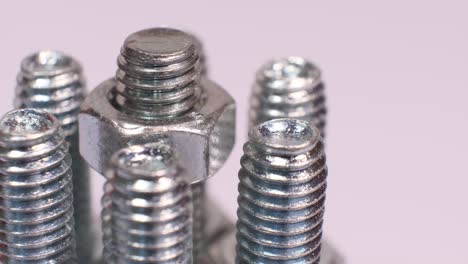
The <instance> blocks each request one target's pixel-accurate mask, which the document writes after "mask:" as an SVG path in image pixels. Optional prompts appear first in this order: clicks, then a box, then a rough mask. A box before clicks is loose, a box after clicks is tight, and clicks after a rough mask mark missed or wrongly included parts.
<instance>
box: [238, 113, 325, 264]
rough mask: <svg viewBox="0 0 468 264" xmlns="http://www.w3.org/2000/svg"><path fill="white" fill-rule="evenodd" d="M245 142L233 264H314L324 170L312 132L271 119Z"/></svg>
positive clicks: (317, 139)
mask: <svg viewBox="0 0 468 264" xmlns="http://www.w3.org/2000/svg"><path fill="white" fill-rule="evenodd" d="M249 138H250V139H249V142H247V143H246V144H245V145H244V156H243V157H242V159H241V166H242V168H241V170H240V171H239V179H240V183H239V187H238V189H239V197H238V204H239V209H238V211H237V215H238V222H237V257H236V263H249V264H250V263H273V264H274V263H282V264H285V263H286V264H288V263H319V261H320V248H321V235H322V221H323V213H324V201H325V189H326V177H327V167H326V162H325V154H324V152H323V144H322V141H321V138H320V135H319V131H318V129H316V128H313V127H311V126H310V125H309V123H308V122H305V121H300V120H296V119H275V120H271V121H268V122H265V123H262V124H260V125H258V126H256V127H254V128H252V129H251V131H250V133H249Z"/></svg>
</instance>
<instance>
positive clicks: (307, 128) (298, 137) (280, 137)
mask: <svg viewBox="0 0 468 264" xmlns="http://www.w3.org/2000/svg"><path fill="white" fill-rule="evenodd" d="M249 137H250V140H251V141H252V142H253V143H254V144H255V145H256V146H257V147H260V148H262V149H265V150H274V151H275V152H286V153H295V152H298V151H300V152H303V151H307V150H308V149H312V148H314V146H315V145H316V144H317V142H318V141H319V139H320V132H319V131H318V129H316V128H315V127H312V126H311V125H310V124H309V123H308V122H306V121H302V120H298V119H288V118H280V119H273V120H270V121H267V122H264V123H262V124H260V125H258V126H256V127H254V128H253V129H251V130H250V132H249Z"/></svg>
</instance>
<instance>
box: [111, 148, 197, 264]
mask: <svg viewBox="0 0 468 264" xmlns="http://www.w3.org/2000/svg"><path fill="white" fill-rule="evenodd" d="M104 189H105V195H104V197H103V201H102V202H103V207H104V209H103V213H102V216H103V229H104V258H105V261H106V263H118V264H124V263H125V264H126V263H192V201H191V193H190V186H189V185H188V184H187V183H186V182H185V181H184V180H183V177H182V175H181V174H180V171H179V169H178V167H177V166H176V162H175V160H174V156H173V153H172V150H171V148H170V146H169V145H167V144H165V143H152V144H147V145H143V146H132V147H129V148H127V149H123V150H120V151H119V152H117V153H116V154H115V155H114V156H113V158H112V160H111V168H110V170H109V171H108V173H107V182H106V184H105V187H104Z"/></svg>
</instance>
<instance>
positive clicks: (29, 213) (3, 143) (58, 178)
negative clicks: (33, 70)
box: [0, 109, 75, 264]
mask: <svg viewBox="0 0 468 264" xmlns="http://www.w3.org/2000/svg"><path fill="white" fill-rule="evenodd" d="M0 186H1V189H0V196H1V198H2V199H1V203H0V252H1V253H0V255H1V254H3V255H4V257H5V258H6V259H5V262H2V263H38V264H39V263H70V262H71V261H73V260H74V258H75V239H74V228H73V226H74V223H73V205H72V203H73V194H72V188H73V187H72V186H73V185H72V171H71V157H70V154H69V153H68V144H67V143H66V141H65V139H64V135H63V134H62V132H61V129H60V127H59V122H58V121H57V119H56V118H55V117H54V116H53V115H52V114H49V113H47V112H44V111H40V110H35V109H22V110H16V111H12V112H9V113H7V114H6V115H5V116H4V117H3V118H2V119H1V120H0Z"/></svg>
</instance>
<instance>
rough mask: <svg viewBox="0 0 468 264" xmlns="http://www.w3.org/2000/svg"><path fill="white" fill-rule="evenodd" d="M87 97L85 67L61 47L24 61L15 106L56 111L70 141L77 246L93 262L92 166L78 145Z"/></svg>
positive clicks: (83, 257) (85, 259) (82, 254)
mask: <svg viewBox="0 0 468 264" xmlns="http://www.w3.org/2000/svg"><path fill="white" fill-rule="evenodd" d="M84 97H85V80H84V78H83V75H82V68H81V65H80V64H79V63H78V61H76V60H75V59H74V58H72V57H70V56H68V55H66V54H64V53H61V52H58V51H53V50H42V51H39V52H36V53H34V54H32V55H30V56H27V57H26V58H25V59H24V60H23V61H22V62H21V71H20V73H19V74H18V76H17V86H16V98H15V106H16V107H18V108H36V109H41V110H45V111H47V112H49V113H52V114H54V115H55V117H56V118H57V119H58V121H59V123H60V125H61V127H62V130H63V131H64V134H65V136H66V140H67V142H68V143H69V144H70V154H71V157H72V161H73V162H72V171H73V186H74V189H73V196H74V198H73V199H74V201H73V207H74V217H75V230H76V240H77V249H76V250H77V254H78V256H79V258H80V260H81V261H83V262H89V261H90V260H91V258H92V257H93V255H94V254H95V253H96V250H95V243H94V241H96V235H95V234H96V232H95V231H96V230H94V229H93V228H92V226H93V225H92V221H91V217H92V215H91V214H92V212H91V200H90V182H89V169H88V166H87V164H86V162H85V161H84V160H83V159H82V157H81V155H80V153H79V146H78V113H79V110H80V105H81V103H82V101H83V100H84Z"/></svg>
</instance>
